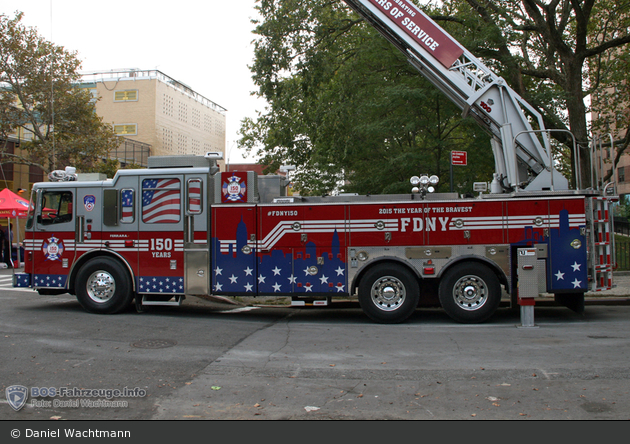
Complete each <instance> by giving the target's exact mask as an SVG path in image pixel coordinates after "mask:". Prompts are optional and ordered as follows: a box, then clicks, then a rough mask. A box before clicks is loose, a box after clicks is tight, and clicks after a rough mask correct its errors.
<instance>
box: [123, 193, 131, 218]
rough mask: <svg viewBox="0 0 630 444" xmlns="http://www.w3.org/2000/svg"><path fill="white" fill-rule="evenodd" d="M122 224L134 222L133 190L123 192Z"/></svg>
mask: <svg viewBox="0 0 630 444" xmlns="http://www.w3.org/2000/svg"><path fill="white" fill-rule="evenodd" d="M121 222H125V223H130V222H133V190H123V192H122V219H121Z"/></svg>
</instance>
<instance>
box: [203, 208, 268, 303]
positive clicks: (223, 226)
mask: <svg viewBox="0 0 630 444" xmlns="http://www.w3.org/2000/svg"><path fill="white" fill-rule="evenodd" d="M211 274H212V294H221V295H234V296H238V295H241V296H243V295H244V296H247V295H248V294H250V295H255V294H257V292H258V280H257V278H258V267H257V264H256V206H254V205H233V204H226V205H216V206H213V207H212V270H211Z"/></svg>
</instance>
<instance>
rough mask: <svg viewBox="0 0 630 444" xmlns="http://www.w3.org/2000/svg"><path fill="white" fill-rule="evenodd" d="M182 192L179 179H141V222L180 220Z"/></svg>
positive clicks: (172, 222) (165, 222)
mask: <svg viewBox="0 0 630 444" xmlns="http://www.w3.org/2000/svg"><path fill="white" fill-rule="evenodd" d="M181 211H182V193H181V185H180V182H179V179H146V180H143V181H142V222H144V223H145V224H158V223H162V224H175V223H178V222H179V221H180V220H181Z"/></svg>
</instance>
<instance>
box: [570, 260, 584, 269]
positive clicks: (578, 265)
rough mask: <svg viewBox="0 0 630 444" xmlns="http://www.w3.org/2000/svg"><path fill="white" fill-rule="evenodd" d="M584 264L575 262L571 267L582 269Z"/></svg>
mask: <svg viewBox="0 0 630 444" xmlns="http://www.w3.org/2000/svg"><path fill="white" fill-rule="evenodd" d="M581 266H582V265H581V264H578V263H577V262H574V263H573V265H571V267H573V271H580V267H581Z"/></svg>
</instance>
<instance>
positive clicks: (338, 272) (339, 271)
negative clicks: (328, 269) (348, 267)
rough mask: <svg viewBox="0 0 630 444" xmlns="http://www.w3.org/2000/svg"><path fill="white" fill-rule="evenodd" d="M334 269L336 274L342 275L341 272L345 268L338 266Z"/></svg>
mask: <svg viewBox="0 0 630 444" xmlns="http://www.w3.org/2000/svg"><path fill="white" fill-rule="evenodd" d="M335 271H336V272H337V276H343V273H344V271H345V270H344V269H343V268H341V267H339V268H337V269H336V270H335Z"/></svg>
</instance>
